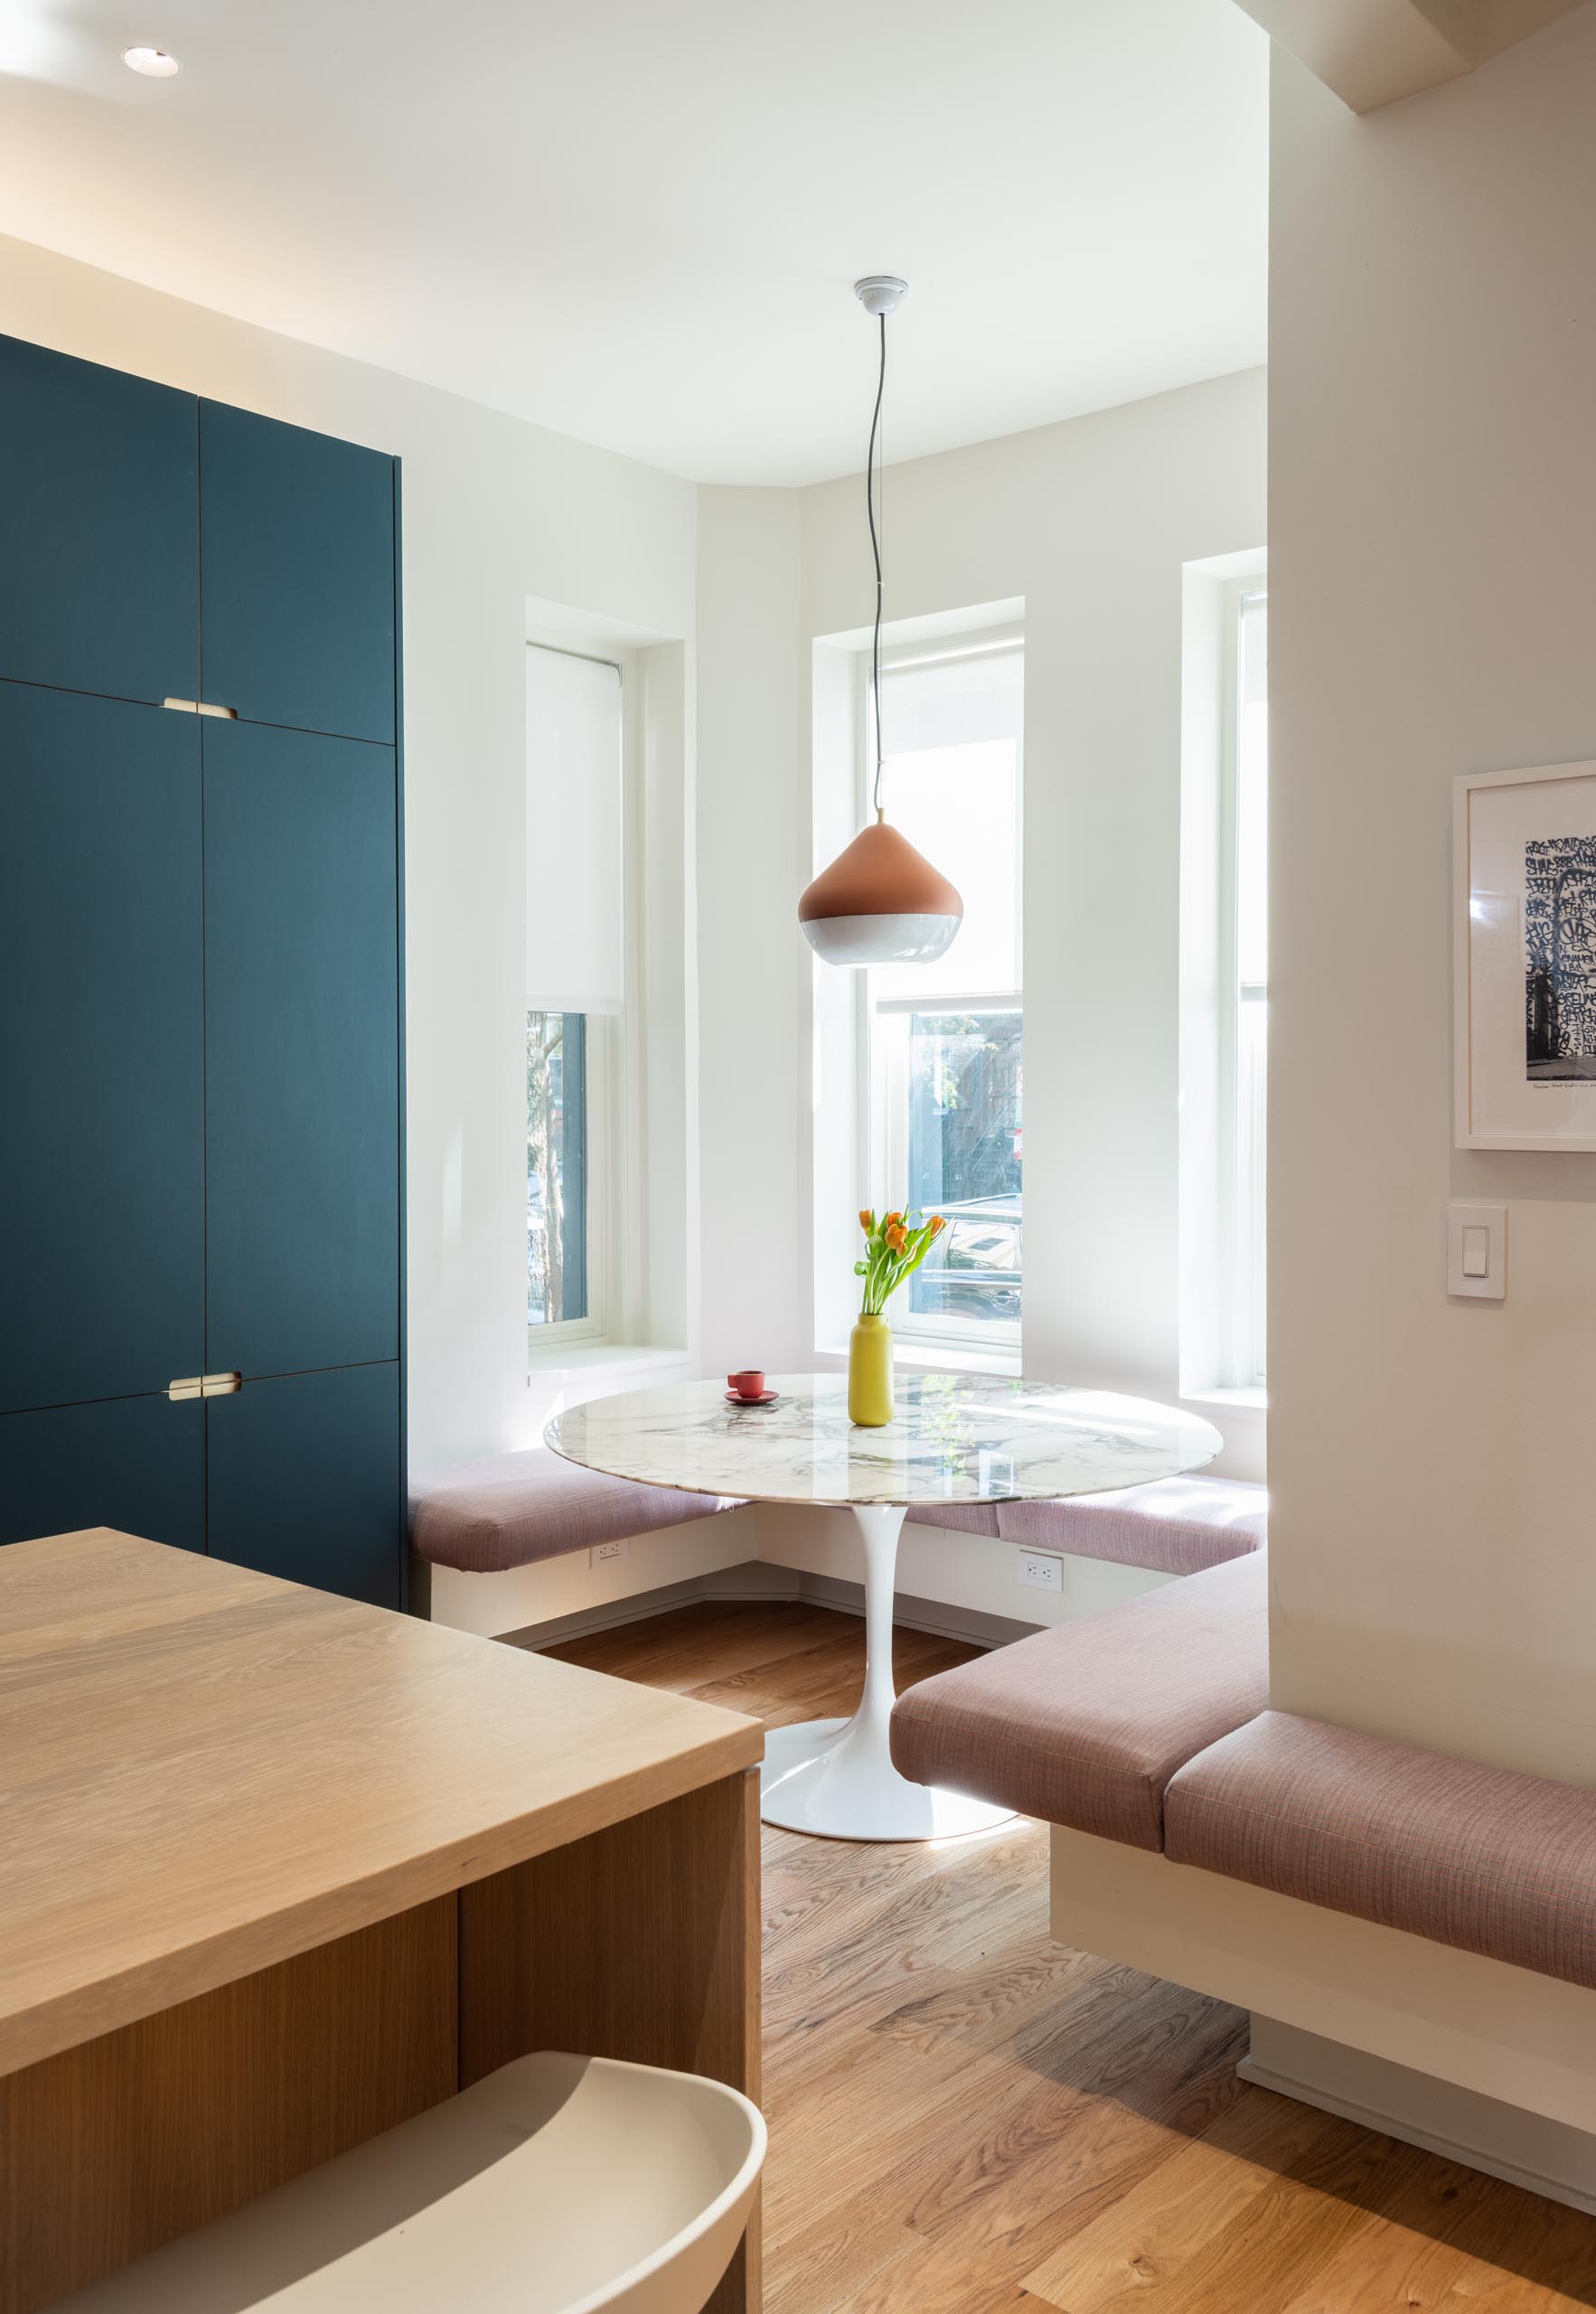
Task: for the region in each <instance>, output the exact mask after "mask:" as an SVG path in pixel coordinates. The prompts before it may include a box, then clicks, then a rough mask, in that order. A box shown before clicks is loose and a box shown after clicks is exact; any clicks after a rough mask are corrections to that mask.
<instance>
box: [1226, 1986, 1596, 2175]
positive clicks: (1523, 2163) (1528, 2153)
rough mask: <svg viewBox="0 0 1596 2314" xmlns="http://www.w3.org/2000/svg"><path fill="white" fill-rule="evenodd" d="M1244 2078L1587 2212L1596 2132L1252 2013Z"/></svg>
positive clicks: (1594, 2170)
mask: <svg viewBox="0 0 1596 2314" xmlns="http://www.w3.org/2000/svg"><path fill="white" fill-rule="evenodd" d="M1236 2071H1237V2073H1238V2074H1240V2075H1241V2077H1242V2079H1243V2080H1244V2081H1253V2082H1256V2083H1257V2084H1258V2085H1259V2087H1260V2088H1263V2089H1273V2090H1275V2091H1277V2092H1278V2093H1280V2095H1281V2096H1282V2097H1294V2098H1295V2099H1296V2100H1297V2101H1298V2102H1299V2103H1300V2104H1304V2105H1314V2106H1317V2107H1319V2109H1320V2110H1321V2111H1322V2112H1327V2113H1338V2114H1339V2115H1340V2117H1341V2119H1342V2120H1343V2121H1357V2122H1358V2123H1359V2124H1360V2125H1361V2126H1362V2127H1363V2128H1365V2129H1373V2130H1378V2131H1380V2132H1381V2133H1382V2134H1383V2135H1384V2136H1386V2137H1395V2138H1400V2139H1402V2140H1403V2141H1404V2144H1407V2145H1418V2146H1422V2147H1423V2149H1424V2150H1425V2151H1426V2152H1427V2153H1439V2154H1442V2155H1444V2156H1445V2157H1446V2159H1448V2160H1451V2161H1460V2162H1463V2163H1465V2164H1466V2165H1467V2166H1468V2167H1469V2168H1470V2169H1483V2170H1484V2171H1485V2172H1486V2174H1487V2176H1488V2177H1492V2178H1502V2179H1504V2180H1505V2182H1506V2183H1507V2184H1508V2185H1510V2186H1521V2187H1524V2188H1525V2189H1526V2191H1527V2192H1530V2193H1534V2194H1541V2195H1543V2196H1544V2197H1545V2198H1546V2199H1547V2200H1549V2201H1555V2202H1565V2203H1567V2205H1568V2206H1569V2207H1570V2208H1571V2209H1578V2210H1584V2211H1586V2212H1588V2213H1590V2214H1591V2215H1596V2137H1592V2136H1591V2135H1589V2134H1588V2133H1587V2132H1586V2131H1583V2130H1579V2129H1574V2128H1573V2127H1571V2126H1570V2125H1569V2124H1568V2123H1567V2122H1565V2121H1548V2120H1546V2119H1545V2118H1544V2116H1543V2115H1541V2114H1539V2113H1527V2112H1525V2111H1524V2110H1523V2108H1522V2107H1520V2106H1516V2105H1507V2104H1504V2103H1503V2102H1501V2100H1500V2099H1499V2098H1496V2097H1483V2096H1481V2095H1480V2094H1479V2093H1478V2092H1477V2091H1474V2090H1469V2089H1461V2088H1459V2087H1458V2086H1457V2085H1456V2084H1454V2083H1452V2082H1448V2081H1437V2080H1436V2079H1435V2078H1434V2076H1433V2075H1432V2074H1421V2073H1416V2072H1414V2071H1413V2068H1412V2067H1411V2066H1408V2065H1395V2064H1393V2063H1392V2062H1391V2061H1390V2059H1388V2058H1385V2057H1376V2056H1371V2055H1366V2053H1365V2052H1364V2051H1362V2050H1359V2049H1349V2048H1345V2047H1343V2046H1341V2045H1340V2044H1339V2043H1337V2042H1334V2041H1327V2040H1325V2039H1323V2038H1322V2037H1320V2036H1319V2035H1318V2034H1316V2033H1307V2032H1303V2031H1301V2030H1300V2028H1298V2027H1294V2026H1289V2025H1281V2024H1279V2023H1277V2022H1276V2021H1275V2020H1274V2019H1273V2018H1264V2017H1254V2018H1253V2051H1252V2052H1251V2053H1250V2054H1249V2055H1246V2056H1244V2058H1243V2059H1242V2061H1241V2063H1240V2065H1238V2066H1237V2067H1236Z"/></svg>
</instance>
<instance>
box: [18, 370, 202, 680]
mask: <svg viewBox="0 0 1596 2314" xmlns="http://www.w3.org/2000/svg"><path fill="white" fill-rule="evenodd" d="M199 526H200V480H199V405H198V403H197V402H196V401H195V400H194V398H193V396H192V394H183V393H176V392H174V390H172V388H171V387H169V386H157V385H152V384H151V383H150V381H148V380H147V379H146V378H129V377H127V376H125V375H124V374H123V373H122V372H120V371H119V370H103V369H101V368H100V367H99V365H98V363H96V362H75V361H73V360H72V359H71V358H70V355H68V354H65V353H52V352H50V350H49V349H48V348H47V347H45V346H42V345H27V344H24V343H23V342H22V341H21V340H20V339H18V338H14V337H8V338H0V675H6V676H10V677H12V678H13V679H14V680H15V681H19V682H30V683H52V684H54V685H56V686H57V687H58V688H59V689H61V690H64V691H99V692H103V693H104V694H106V695H107V696H108V697H110V698H114V699H140V700H146V701H154V702H155V704H156V705H159V703H160V701H162V700H163V699H165V698H166V697H168V696H169V695H175V696H176V697H177V698H180V699H195V698H197V697H198V696H199V681H200V569H199V559H198V555H197V552H196V542H197V541H198V538H199Z"/></svg>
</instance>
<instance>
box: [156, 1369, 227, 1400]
mask: <svg viewBox="0 0 1596 2314" xmlns="http://www.w3.org/2000/svg"><path fill="white" fill-rule="evenodd" d="M243 1387H244V1378H243V1376H242V1375H241V1374H188V1375H185V1376H184V1377H183V1379H182V1380H181V1381H176V1382H168V1383H167V1385H166V1396H167V1397H169V1398H170V1399H171V1400H172V1401H173V1403H174V1405H176V1404H177V1403H178V1402H179V1401H180V1400H181V1399H183V1398H228V1397H232V1395H233V1393H234V1391H235V1390H241V1389H242V1388H243Z"/></svg>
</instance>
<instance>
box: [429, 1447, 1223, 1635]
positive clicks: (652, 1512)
mask: <svg viewBox="0 0 1596 2314" xmlns="http://www.w3.org/2000/svg"><path fill="white" fill-rule="evenodd" d="M1265 1517H1266V1511H1265V1496H1264V1491H1263V1488H1262V1487H1258V1486H1251V1485H1247V1484H1244V1483H1242V1482H1234V1481H1230V1480H1224V1479H1214V1478H1208V1477H1206V1476H1198V1477H1195V1478H1186V1479H1171V1480H1160V1481H1157V1482H1153V1483H1151V1484H1149V1485H1146V1486H1141V1487H1128V1488H1122V1489H1119V1490H1117V1491H1113V1492H1111V1493H1107V1494H1102V1495H1091V1496H1080V1497H1076V1498H1074V1499H1071V1500H1058V1501H1050V1502H1031V1503H925V1504H919V1505H916V1506H915V1509H914V1510H912V1511H911V1512H910V1513H909V1516H908V1519H907V1520H906V1525H905V1529H904V1536H903V1541H902V1545H901V1548H900V1557H899V1575H900V1578H901V1580H902V1582H903V1585H904V1587H905V1589H906V1590H907V1591H909V1592H911V1593H918V1594H922V1595H923V1596H924V1597H925V1598H926V1599H928V1600H935V1601H938V1602H941V1603H942V1604H944V1605H945V1606H946V1607H948V1608H949V1609H950V1610H951V1611H953V1620H952V1621H951V1622H949V1623H948V1624H947V1626H946V1628H947V1629H948V1630H949V1631H950V1632H957V1634H958V1635H959V1636H961V1637H964V1638H968V1639H970V1640H972V1641H974V1642H975V1643H976V1644H978V1645H995V1644H1000V1643H1002V1642H1004V1641H1008V1640H1010V1639H1013V1638H1016V1637H1018V1636H1020V1635H1021V1633H1022V1632H1023V1631H1024V1630H1026V1629H1034V1628H1035V1627H1036V1626H1037V1625H1038V1624H1041V1625H1043V1626H1046V1625H1047V1624H1050V1623H1060V1622H1067V1621H1072V1620H1075V1619H1077V1618H1079V1617H1081V1616H1084V1615H1091V1614H1096V1613H1100V1612H1101V1611H1102V1610H1103V1609H1104V1608H1106V1607H1111V1606H1114V1605H1117V1604H1120V1603H1121V1602H1122V1601H1124V1600H1126V1599H1130V1598H1134V1597H1137V1596H1139V1595H1141V1594H1142V1593H1143V1592H1145V1591H1147V1590H1150V1589H1154V1588H1157V1587H1158V1586H1159V1585H1161V1584H1164V1583H1167V1582H1169V1581H1170V1580H1172V1579H1173V1578H1174V1577H1175V1576H1184V1575H1190V1574H1193V1573H1195V1572H1200V1571H1203V1570H1206V1569H1207V1568H1209V1567H1211V1566H1216V1565H1217V1564H1220V1563H1223V1562H1228V1561H1231V1560H1234V1559H1236V1558H1240V1557H1248V1556H1250V1555H1252V1554H1253V1553H1254V1552H1255V1551H1257V1550H1258V1549H1259V1547H1261V1545H1262V1542H1263V1529H1264V1523H1265ZM839 1522H840V1523H841V1524H842V1526H844V1527H845V1528H846V1535H845V1537H844V1538H841V1540H840V1541H839V1537H838V1534H837V1532H836V1529H838V1527H839ZM855 1539H856V1538H855V1535H854V1531H853V1526H852V1520H851V1517H850V1513H848V1512H847V1511H837V1510H830V1509H827V1508H826V1507H824V1506H815V1507H813V1508H800V1507H797V1506H794V1505H788V1504H772V1503H759V1504H754V1503H745V1504H741V1505H735V1504H731V1503H729V1502H728V1501H726V1500H723V1499H722V1498H720V1497H718V1496H706V1495H685V1494H681V1493H675V1492H672V1491H670V1490H667V1489H662V1488H658V1487H648V1486H643V1485H640V1484H638V1483H637V1482H634V1481H632V1480H628V1479H612V1478H607V1477H606V1476H604V1475H603V1474H602V1473H600V1472H594V1471H587V1470H584V1469H582V1468H581V1467H579V1466H578V1465H576V1464H573V1463H567V1462H564V1461H562V1460H561V1458H560V1457H559V1455H557V1454H554V1453H551V1452H550V1451H549V1449H548V1448H546V1447H528V1448H522V1449H521V1450H518V1451H517V1452H515V1453H510V1454H500V1455H493V1456H490V1457H488V1458H487V1459H486V1460H484V1461H482V1462H478V1463H467V1464H464V1465H457V1466H455V1468H453V1469H449V1470H444V1471H440V1472H435V1473H433V1474H431V1475H429V1476H427V1477H426V1478H423V1479H421V1480H419V1481H418V1482H416V1483H415V1484H414V1486H413V1489H412V1500H411V1546H412V1547H411V1601H412V1605H413V1608H414V1610H415V1612H417V1613H421V1614H427V1615H430V1616H431V1617H432V1619H433V1620H434V1621H436V1622H439V1623H450V1624H452V1625H454V1626H455V1628H456V1629H458V1630H462V1631H470V1632H477V1633H479V1634H481V1635H483V1636H486V1637H493V1636H503V1635H509V1634H512V1633H513V1634H515V1635H517V1636H521V1635H523V1634H525V1633H527V1632H531V1631H536V1632H540V1633H546V1634H547V1635H548V1636H549V1638H554V1637H562V1638H563V1637H568V1636H574V1635H575V1627H574V1626H575V1619H576V1618H577V1617H580V1616H584V1615H586V1616H587V1618H588V1619H589V1622H588V1624H587V1627H588V1628H595V1629H596V1628H601V1627H602V1626H603V1625H604V1623H606V1622H615V1621H619V1620H624V1615H625V1613H626V1603H627V1602H628V1601H634V1602H635V1603H636V1604H635V1606H634V1608H633V1610H632V1611H633V1612H634V1613H651V1612H654V1611H655V1609H654V1608H653V1607H652V1606H651V1605H650V1604H649V1600H648V1595H647V1594H650V1593H651V1592H654V1591H662V1590H665V1589H667V1588H670V1589H671V1590H672V1591H673V1592H674V1594H675V1595H673V1596H672V1597H671V1598H670V1599H667V1600H662V1601H661V1602H659V1603H658V1604H660V1605H676V1604H682V1603H683V1602H684V1600H685V1599H686V1598H687V1597H690V1596H692V1595H694V1594H692V1593H691V1592H690V1591H689V1592H682V1591H681V1588H680V1586H681V1585H684V1584H687V1585H692V1584H695V1583H709V1582H710V1581H712V1579H713V1578H714V1577H716V1576H721V1575H724V1574H726V1573H727V1572H728V1570H730V1569H733V1568H735V1567H737V1566H747V1565H748V1564H749V1563H750V1562H754V1561H759V1562H763V1563H765V1564H767V1565H768V1566H771V1567H773V1568H784V1569H786V1570H788V1571H790V1572H792V1573H793V1574H795V1575H802V1576H813V1577H816V1578H821V1579H825V1578H841V1579H844V1580H846V1579H847V1578H848V1577H850V1576H851V1575H852V1573H853V1570H854V1563H855V1562H854V1547H855ZM1016 1544H1018V1545H1019V1546H1021V1547H1023V1548H1024V1549H1026V1550H1040V1551H1046V1552H1047V1553H1048V1554H1049V1555H1050V1556H1052V1557H1056V1559H1057V1561H1058V1563H1059V1565H1058V1574H1059V1581H1058V1585H1057V1587H1056V1589H1055V1590H1054V1591H1053V1592H1052V1593H1051V1594H1049V1593H1047V1592H1042V1591H1037V1590H1034V1589H1028V1588H1026V1587H1025V1586H1023V1585H1021V1584H1020V1582H1019V1574H1018V1568H1019V1549H1017V1548H1015V1547H1013V1546H1015V1545H1016ZM1006 1545H1007V1546H1009V1547H1005V1546H1006Z"/></svg>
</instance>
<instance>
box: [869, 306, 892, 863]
mask: <svg viewBox="0 0 1596 2314" xmlns="http://www.w3.org/2000/svg"><path fill="white" fill-rule="evenodd" d="M876 318H877V319H878V322H879V323H880V325H881V368H880V372H879V374H878V377H877V380H876V408H875V412H874V414H873V416H872V417H871V419H870V447H869V449H868V453H867V454H866V457H865V507H866V510H867V512H868V515H869V518H870V552H871V554H872V555H873V556H874V557H875V560H876V626H875V633H874V635H873V637H872V639H871V643H870V703H871V705H872V706H873V708H874V709H875V713H876V785H875V790H874V795H875V805H876V817H877V818H878V819H881V818H882V817H883V816H884V814H883V813H882V809H881V533H880V531H878V528H877V526H876V440H877V437H878V433H879V432H880V428H881V397H882V395H883V394H884V393H885V392H886V390H887V316H886V315H885V314H878V315H877V317H876Z"/></svg>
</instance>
